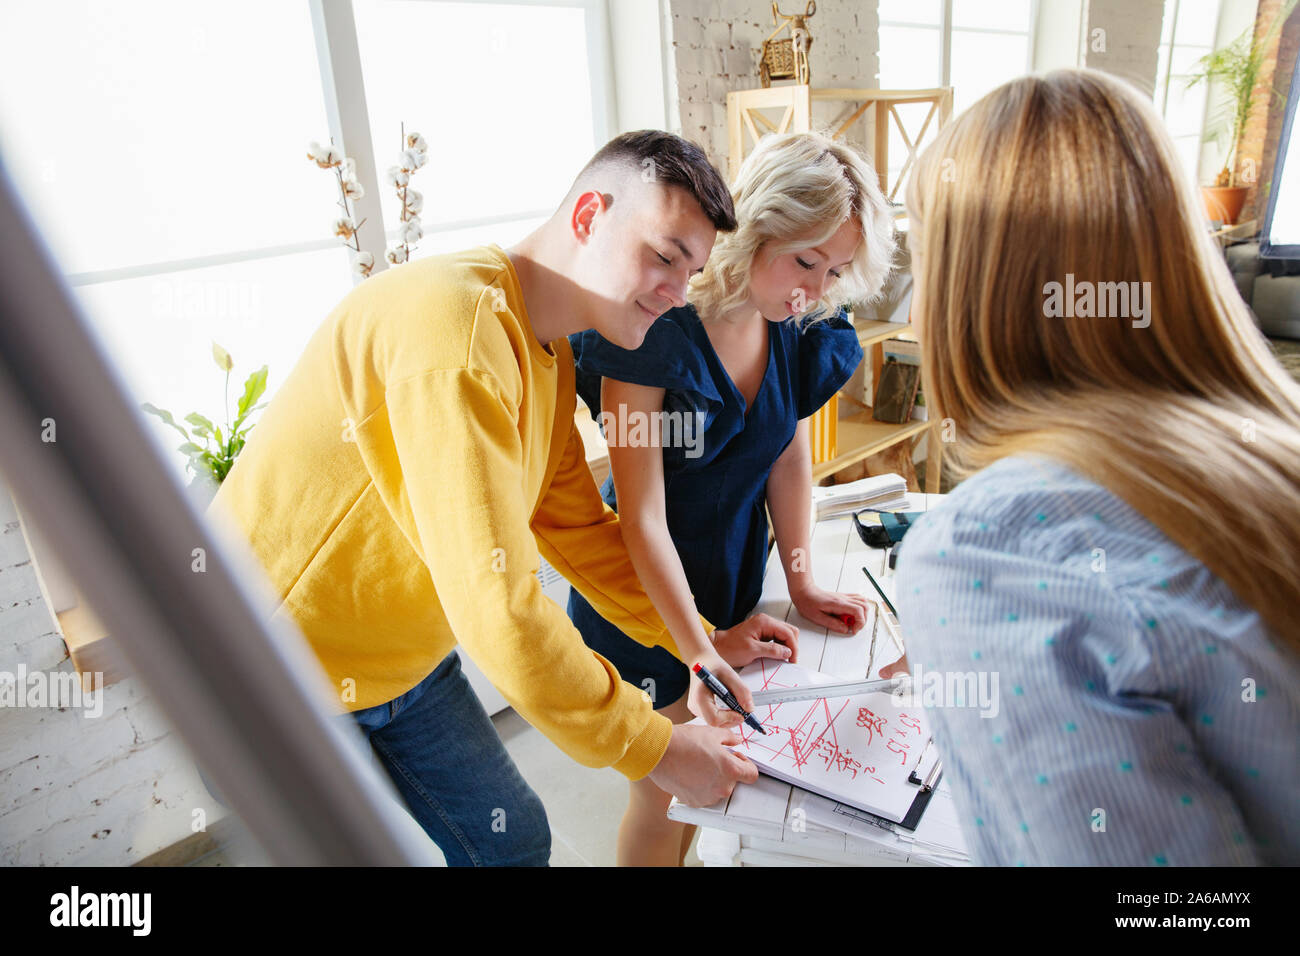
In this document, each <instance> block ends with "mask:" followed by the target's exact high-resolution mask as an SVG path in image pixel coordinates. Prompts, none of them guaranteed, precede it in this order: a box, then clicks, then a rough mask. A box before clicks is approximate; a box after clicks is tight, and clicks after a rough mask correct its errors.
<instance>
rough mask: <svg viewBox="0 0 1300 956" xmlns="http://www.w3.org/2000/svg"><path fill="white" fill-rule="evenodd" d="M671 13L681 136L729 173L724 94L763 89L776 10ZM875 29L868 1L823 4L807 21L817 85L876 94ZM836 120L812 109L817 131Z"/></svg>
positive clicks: (676, 9) (691, 5)
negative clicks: (763, 57)
mask: <svg viewBox="0 0 1300 956" xmlns="http://www.w3.org/2000/svg"><path fill="white" fill-rule="evenodd" d="M805 5H806V4H805V2H804V0H781V3H780V8H781V12H782V13H785V14H790V13H795V12H796V11H797V12H802V11H803V9H804V7H805ZM668 6H669V10H668V14H669V17H670V20H671V24H670V32H669V33H668V34H667V35H668V37H669V40H668V42H670V43H671V50H672V66H673V69H672V72H673V75H674V76H675V78H676V82H677V107H678V113H679V116H680V122H681V134H682V135H683V136H685V137H686V138H687V139H690V140H693V141H694V142H696V143H699V144H700V146H702V147H703V148H704V150H705V152H706V153H708V155H709V159H710V160H711V161H712V162H713V164H714V166H716V167H717V168H718V169H719V170H722V171H723V172H724V173H725V172H726V168H727V93H728V92H729V91H731V90H745V89H753V88H756V87H759V86H761V85H762V83H761V81H760V80H759V78H758V60H759V56H760V54H761V52H762V49H763V40H764V39H765V38H766V37H767V35H768V34H769V33H771V32H772V30H773V29H774V28H775V24H773V22H772V8H771V6H770V4H768V3H764V2H760V0H669V5H668ZM878 25H879V18H878V17H877V15H876V4H875V3H873V2H869V0H866V2H863V0H821V2H819V3H818V4H817V12H816V14H814V15H813V17H812V18H811V19H809V21H808V30H809V32H810V33H811V34H812V38H813V42H812V47H811V48H810V49H809V51H808V58H809V65H810V70H811V73H812V85H813V86H814V87H858V88H867V89H869V88H872V87H874V86H875V85H876V75H877V73H878V72H879V68H878V62H879V61H878V58H877V56H876V47H877V33H878ZM786 82H788V81H786ZM838 112H839V111H838V110H836V109H835V108H834V107H831V106H829V105H827V106H825V107H822V105H821V104H818V105H815V106H814V113H813V124H814V126H825V125H827V124H829V123H830V122H832V121H833V120H834V118H835V117H836V115H838ZM850 138H851V139H852V138H853V137H850ZM856 141H857V145H859V146H862V147H864V148H866V149H867V150H868V152H869V149H870V144H869V143H866V142H863V141H862V140H861V138H860V137H859V138H857V140H856Z"/></svg>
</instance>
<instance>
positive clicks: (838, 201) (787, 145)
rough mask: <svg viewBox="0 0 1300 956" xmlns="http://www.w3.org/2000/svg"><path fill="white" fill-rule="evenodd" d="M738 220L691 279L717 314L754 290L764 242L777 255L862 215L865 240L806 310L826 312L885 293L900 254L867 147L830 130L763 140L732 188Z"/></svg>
mask: <svg viewBox="0 0 1300 956" xmlns="http://www.w3.org/2000/svg"><path fill="white" fill-rule="evenodd" d="M731 198H732V202H733V203H734V204H735V207H736V219H737V222H738V225H737V227H736V230H735V231H734V232H730V233H724V234H722V235H719V236H718V241H717V244H716V245H715V246H714V247H713V252H712V254H711V255H710V256H709V261H708V263H707V264H706V265H705V267H704V271H703V272H702V273H701V274H700V275H697V276H695V277H694V278H693V279H692V280H691V284H690V293H689V294H690V300H691V302H692V303H693V304H694V305H695V308H696V310H697V311H698V312H699V314H700V316H701V317H702V318H705V319H709V318H715V317H717V316H720V315H723V314H725V313H726V312H728V311H730V310H731V309H734V308H735V307H737V306H739V305H741V304H742V303H743V302H744V301H745V299H746V297H747V296H748V295H749V273H750V269H751V268H752V265H753V262H754V258H755V256H757V254H758V251H759V250H760V249H761V248H763V247H764V246H767V247H768V250H769V251H771V252H772V253H773V254H775V255H783V254H785V253H788V252H793V251H795V250H796V249H807V248H809V247H810V246H816V245H820V244H821V243H823V242H826V241H827V240H829V239H830V238H831V237H832V236H834V235H835V233H836V232H837V231H838V230H839V228H840V226H842V225H843V224H844V222H845V221H846V220H848V219H849V218H851V217H856V218H857V219H858V221H859V222H860V223H861V226H862V240H863V241H862V242H860V243H859V244H858V248H857V251H856V253H855V254H854V256H853V262H852V263H851V264H850V265H849V267H848V268H847V269H845V270H844V272H843V273H842V274H841V276H840V278H839V279H837V280H835V283H834V284H833V285H832V286H831V287H830V288H829V290H828V291H827V293H826V295H825V296H824V297H823V298H821V299H819V300H816V301H814V302H809V303H808V307H807V308H806V309H805V310H804V311H803V312H802V313H800V316H799V317H800V318H802V317H804V316H812V317H814V318H825V317H829V316H830V315H832V314H834V312H835V310H836V309H837V308H838V306H840V305H843V304H852V303H865V302H870V301H871V300H873V299H876V298H878V297H879V296H880V293H881V290H882V288H883V286H884V284H885V280H886V279H887V278H888V277H889V273H890V269H891V268H892V265H893V256H894V247H895V240H894V220H893V216H892V214H891V211H890V208H889V204H888V203H887V202H886V201H885V197H884V195H883V194H882V193H881V191H880V185H879V183H878V181H877V177H876V172H875V170H874V169H872V168H871V164H870V163H868V162H867V160H866V159H865V158H864V157H863V156H862V154H861V153H860V152H858V150H857V149H855V148H854V147H852V146H850V145H848V144H847V143H842V142H837V141H836V140H833V139H831V138H830V137H829V136H826V135H824V134H822V133H783V134H772V135H768V136H765V137H763V138H762V139H761V140H759V142H758V145H757V146H755V147H754V151H753V152H752V153H750V154H749V156H748V157H747V158H746V159H745V161H744V163H742V164H741V167H740V172H739V174H738V175H737V176H736V182H735V183H734V184H733V185H732V187H731Z"/></svg>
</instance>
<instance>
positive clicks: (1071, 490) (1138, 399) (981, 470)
mask: <svg viewBox="0 0 1300 956" xmlns="http://www.w3.org/2000/svg"><path fill="white" fill-rule="evenodd" d="M907 206H908V210H909V221H910V234H909V245H910V247H911V252H912V262H913V273H914V279H915V296H914V299H913V303H912V308H913V318H914V321H915V322H916V324H917V326H918V334H919V337H920V338H921V341H922V343H923V344H922V351H923V363H922V365H923V373H922V374H923V382H924V385H923V387H924V389H925V395H926V402H927V404H928V406H929V407H930V408H931V409H932V412H931V414H932V415H933V416H936V417H937V418H938V419H940V420H942V422H943V424H944V426H945V430H946V431H947V432H948V434H949V435H950V436H951V437H952V438H954V439H955V440H954V441H953V443H952V444H950V445H948V446H947V449H946V451H947V456H948V460H949V461H951V462H952V463H953V465H954V470H955V472H956V474H957V475H958V476H959V477H965V479H966V480H965V481H963V482H962V483H961V484H960V485H959V486H958V487H957V488H956V489H955V490H954V492H953V494H952V495H951V496H950V497H949V499H948V500H947V501H946V502H945V503H944V504H943V505H942V506H941V507H939V508H937V509H935V510H933V511H931V512H930V513H929V514H928V515H927V516H926V517H925V518H923V519H921V520H919V521H918V522H916V524H915V525H914V526H913V527H912V528H911V529H910V530H909V532H908V535H907V537H906V539H905V540H904V544H903V547H902V549H901V552H900V557H899V570H898V579H897V586H898V609H899V613H900V621H901V623H902V626H903V629H904V632H905V634H906V636H907V639H908V657H909V659H910V661H911V664H912V667H913V670H914V677H916V678H918V679H919V680H920V681H921V682H922V685H923V686H922V687H921V688H918V690H922V691H923V692H924V690H925V686H924V685H925V682H926V681H927V680H930V679H933V678H941V677H943V676H945V675H946V674H949V673H952V672H964V673H969V672H971V671H976V672H979V671H987V672H989V673H990V674H992V675H996V676H997V677H998V681H997V682H996V684H993V683H992V682H990V684H991V685H992V686H994V687H996V688H998V689H999V692H1000V693H999V697H1000V700H998V701H996V702H992V706H990V707H987V708H977V707H975V706H974V702H973V701H954V700H941V701H939V702H938V704H939V705H938V706H934V707H932V708H930V709H929V710H928V713H929V715H930V718H931V721H932V724H933V728H934V733H935V742H936V744H937V746H938V749H939V752H940V754H941V755H942V758H943V761H944V766H945V768H946V771H947V777H948V780H949V781H950V783H951V784H952V786H953V789H954V794H955V798H956V802H957V806H958V808H959V810H960V812H961V814H962V821H963V825H964V828H965V832H966V834H967V836H968V839H969V842H970V849H971V852H972V855H973V857H974V859H975V861H976V862H979V863H1004V864H1018V863H1024V864H1042V863H1051V864H1136V865H1163V864H1170V865H1187V864H1234V863H1235V864H1246V863H1256V862H1266V863H1292V864H1294V863H1297V862H1300V819H1298V818H1297V817H1296V799H1297V794H1298V793H1300V759H1297V757H1298V753H1297V741H1298V739H1300V737H1298V733H1297V731H1298V729H1300V623H1298V622H1297V615H1298V608H1300V386H1297V384H1296V383H1295V382H1294V381H1292V380H1291V378H1289V377H1288V375H1287V374H1286V372H1285V371H1284V370H1283V369H1282V368H1281V367H1280V365H1279V364H1278V362H1277V361H1276V360H1275V359H1274V358H1273V356H1272V354H1271V353H1270V351H1269V349H1268V346H1267V344H1266V342H1265V341H1264V339H1263V337H1262V336H1261V335H1260V333H1259V331H1258V330H1257V329H1256V327H1255V324H1254V322H1253V321H1252V319H1251V316H1250V314H1249V312H1248V310H1247V309H1246V307H1245V305H1244V304H1243V303H1242V301H1241V299H1240V297H1239V296H1238V294H1237V291H1236V289H1235V288H1234V286H1233V283H1232V279H1231V278H1230V276H1229V273H1228V270H1227V268H1226V266H1225V263H1224V261H1223V259H1222V256H1221V255H1220V254H1219V252H1218V250H1217V249H1216V248H1215V247H1214V245H1213V243H1212V241H1211V239H1210V237H1209V235H1208V233H1207V230H1206V228H1205V223H1204V221H1203V216H1202V214H1201V212H1200V210H1199V207H1198V203H1197V201H1196V197H1195V195H1194V191H1193V185H1192V183H1191V182H1190V180H1189V178H1188V177H1187V176H1186V175H1185V174H1184V172H1183V171H1182V168H1181V166H1180V163H1179V160H1178V157H1177V155H1176V153H1175V151H1174V148H1173V146H1172V143H1171V141H1170V139H1169V136H1168V134H1167V133H1166V132H1165V130H1164V128H1163V125H1162V123H1161V121H1160V119H1159V117H1158V116H1157V115H1156V113H1155V111H1154V109H1153V108H1152V106H1151V104H1150V102H1148V101H1147V100H1145V99H1144V98H1143V97H1142V96H1140V95H1139V94H1138V93H1137V92H1136V91H1135V90H1133V89H1132V88H1130V87H1129V86H1128V85H1127V84H1126V83H1124V82H1122V81H1120V80H1118V79H1115V78H1113V77H1111V76H1108V75H1106V74H1103V73H1099V72H1095V71H1091V70H1065V71H1059V72H1055V73H1051V74H1049V75H1046V76H1032V77H1024V78H1021V79H1018V80H1015V81H1013V82H1011V83H1008V84H1006V85H1005V86H1002V87H1000V88H999V89H997V90H995V91H994V92H992V93H990V94H989V95H988V96H986V97H984V98H983V99H982V100H980V101H979V102H978V103H976V104H975V105H974V106H973V107H971V108H970V109H969V110H968V111H967V112H966V113H964V114H962V115H961V116H960V117H959V118H957V119H956V120H955V121H954V122H952V123H951V124H949V125H948V126H947V127H946V128H945V129H943V130H942V131H941V132H940V134H939V136H938V138H937V140H936V141H935V142H934V143H933V144H932V145H931V146H930V147H929V148H928V149H927V150H926V151H925V153H924V154H923V155H922V157H921V158H920V160H919V162H918V164H917V166H916V171H915V174H914V175H913V177H912V179H911V181H910V183H909V184H908V190H907ZM966 476H969V477H966ZM927 674H928V675H929V677H928V678H927V677H926V676H924V675H927ZM924 702H925V703H926V704H927V707H929V704H930V703H931V701H928V700H926V701H924ZM981 710H983V714H981ZM985 718H988V719H985Z"/></svg>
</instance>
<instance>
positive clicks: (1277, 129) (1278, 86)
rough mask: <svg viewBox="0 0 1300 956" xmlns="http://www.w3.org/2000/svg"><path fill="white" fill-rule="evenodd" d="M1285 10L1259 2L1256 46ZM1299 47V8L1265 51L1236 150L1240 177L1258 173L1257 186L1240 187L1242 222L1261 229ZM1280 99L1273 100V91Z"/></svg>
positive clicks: (1276, 2) (1275, 0) (1272, 1)
mask: <svg viewBox="0 0 1300 956" xmlns="http://www.w3.org/2000/svg"><path fill="white" fill-rule="evenodd" d="M1283 6H1284V4H1283V2H1282V0H1260V4H1259V9H1258V11H1257V12H1256V15H1255V37H1256V42H1263V37H1264V34H1265V33H1267V32H1268V29H1269V26H1270V25H1271V24H1272V23H1273V20H1274V18H1275V17H1276V16H1277V15H1278V12H1279V11H1280V10H1281V9H1282V7H1283ZM1298 47H1300V7H1297V8H1296V9H1295V10H1293V11H1292V12H1291V16H1290V17H1288V18H1287V21H1286V23H1285V24H1284V25H1283V27H1282V29H1281V31H1280V32H1278V33H1275V34H1274V35H1273V37H1272V38H1271V39H1270V40H1269V41H1267V46H1266V47H1265V50H1264V62H1263V65H1262V66H1261V68H1260V71H1259V81H1258V82H1257V83H1256V84H1255V96H1254V100H1253V102H1252V103H1251V107H1250V114H1249V116H1248V117H1247V119H1246V128H1245V129H1244V130H1243V131H1242V134H1241V145H1240V146H1239V147H1238V149H1237V173H1238V175H1239V176H1241V175H1242V173H1243V167H1244V166H1245V167H1246V168H1248V166H1247V164H1253V165H1254V168H1255V169H1256V170H1257V175H1256V177H1255V182H1254V183H1248V182H1246V181H1245V179H1244V178H1243V181H1242V183H1241V185H1243V186H1249V188H1250V191H1249V192H1248V193H1247V194H1246V204H1245V206H1244V207H1242V211H1241V219H1242V221H1245V220H1248V219H1255V218H1257V217H1258V219H1259V225H1260V227H1261V228H1262V227H1263V225H1264V222H1263V217H1264V213H1265V212H1266V211H1267V209H1268V193H1267V191H1266V190H1267V188H1268V186H1269V184H1270V183H1271V182H1272V179H1273V164H1274V161H1275V160H1276V159H1277V146H1278V140H1279V138H1280V135H1281V131H1282V120H1283V118H1284V117H1285V116H1286V111H1285V109H1284V108H1283V107H1284V106H1285V99H1286V96H1287V93H1288V92H1289V90H1290V84H1291V71H1292V70H1293V69H1294V68H1295V61H1296V51H1297V48H1298ZM1275 90H1276V92H1277V93H1278V94H1280V95H1279V96H1274V91H1275Z"/></svg>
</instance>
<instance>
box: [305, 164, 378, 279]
mask: <svg viewBox="0 0 1300 956" xmlns="http://www.w3.org/2000/svg"><path fill="white" fill-rule="evenodd" d="M307 158H308V159H310V160H312V161H313V162H314V163H315V164H316V165H317V166H319V167H320V168H321V169H332V170H334V172H335V175H337V176H338V181H339V206H340V207H342V209H343V215H342V216H341V217H339V218H338V219H335V220H334V225H333V231H334V235H336V236H338V237H339V238H340V239H342V240H343V244H344V245H345V246H347V247H348V248H349V249H351V250H352V251H353V252H355V253H356V255H354V256H353V257H352V271H353V272H355V273H357V274H358V275H359V276H361V277H362V278H363V279H364V278H367V277H369V275H370V270H371V269H373V268H374V267H375V257H374V256H373V255H371V254H370V253H369V252H363V251H362V250H361V243H360V241H359V240H358V239H357V230H358V229H360V228H361V227H362V226H363V225H365V223H366V220H364V219H362V220H361V222H357V221H356V220H355V219H354V218H353V217H352V207H351V206H350V205H349V200H353V199H360V198H361V197H362V196H364V195H365V194H366V191H365V189H364V188H363V187H362V185H361V184H360V183H359V182H357V163H356V160H354V159H352V158H350V157H347V156H344V155H343V153H342V152H340V151H339V150H337V149H335V148H334V146H333V144H331V145H329V146H322V145H321V144H320V143H317V142H315V141H313V142H311V143H310V144H308V146H307Z"/></svg>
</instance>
